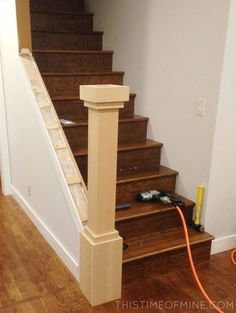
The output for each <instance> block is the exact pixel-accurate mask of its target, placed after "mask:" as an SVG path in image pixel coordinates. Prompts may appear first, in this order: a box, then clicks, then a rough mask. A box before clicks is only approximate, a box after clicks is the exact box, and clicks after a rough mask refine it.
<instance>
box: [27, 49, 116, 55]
mask: <svg viewBox="0 0 236 313" xmlns="http://www.w3.org/2000/svg"><path fill="white" fill-rule="evenodd" d="M32 52H33V53H43V54H46V53H49V54H50V53H51V54H53V53H55V54H114V51H104V50H59V49H33V51H32Z"/></svg>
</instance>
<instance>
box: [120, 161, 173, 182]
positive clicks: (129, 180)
mask: <svg viewBox="0 0 236 313" xmlns="http://www.w3.org/2000/svg"><path fill="white" fill-rule="evenodd" d="M160 169H162V170H164V169H168V170H169V173H160V172H158V173H156V174H155V172H151V173H150V174H149V173H148V172H147V173H146V175H143V176H135V177H131V178H122V179H121V178H118V179H117V182H116V184H117V185H121V184H126V183H132V182H135V181H141V180H148V179H152V178H157V177H169V176H177V175H178V174H179V173H178V171H176V170H172V169H170V168H167V167H165V166H163V165H160Z"/></svg>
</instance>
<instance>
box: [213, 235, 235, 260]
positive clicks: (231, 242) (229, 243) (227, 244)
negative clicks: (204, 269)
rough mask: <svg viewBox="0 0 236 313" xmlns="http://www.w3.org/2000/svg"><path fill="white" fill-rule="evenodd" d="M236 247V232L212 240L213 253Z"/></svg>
mask: <svg viewBox="0 0 236 313" xmlns="http://www.w3.org/2000/svg"><path fill="white" fill-rule="evenodd" d="M235 248H236V234H234V235H231V236H225V237H221V238H217V239H215V240H213V241H212V248H211V254H212V255H213V254H216V253H220V252H224V251H228V250H231V249H235Z"/></svg>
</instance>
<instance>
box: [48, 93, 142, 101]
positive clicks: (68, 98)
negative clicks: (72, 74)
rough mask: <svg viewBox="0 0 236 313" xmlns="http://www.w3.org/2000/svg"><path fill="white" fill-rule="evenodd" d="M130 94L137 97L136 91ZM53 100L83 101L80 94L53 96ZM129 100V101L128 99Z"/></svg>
mask: <svg viewBox="0 0 236 313" xmlns="http://www.w3.org/2000/svg"><path fill="white" fill-rule="evenodd" d="M130 96H131V97H134V98H135V97H136V94H135V93H130ZM51 100H52V101H69V100H72V101H73V100H80V101H83V100H81V99H80V97H79V96H58V97H56V96H54V97H51ZM126 102H127V101H126Z"/></svg>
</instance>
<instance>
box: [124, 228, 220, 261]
mask: <svg viewBox="0 0 236 313" xmlns="http://www.w3.org/2000/svg"><path fill="white" fill-rule="evenodd" d="M188 231H189V239H190V244H191V246H193V245H196V244H200V243H204V242H208V241H211V240H213V239H214V237H213V236H211V235H210V234H208V233H199V232H196V231H195V230H193V229H192V228H190V227H188ZM125 243H127V244H128V246H129V247H128V249H127V250H125V251H124V253H123V263H128V262H132V261H135V260H139V259H143V258H146V257H149V256H152V255H158V254H163V253H166V252H170V251H174V250H178V249H181V248H184V247H186V242H185V237H184V231H183V228H182V227H180V228H173V229H168V230H165V231H162V232H156V233H151V234H147V235H145V236H144V237H143V245H140V239H139V238H138V237H135V238H130V239H129V240H127V241H125Z"/></svg>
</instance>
